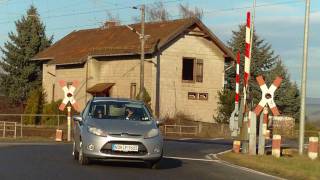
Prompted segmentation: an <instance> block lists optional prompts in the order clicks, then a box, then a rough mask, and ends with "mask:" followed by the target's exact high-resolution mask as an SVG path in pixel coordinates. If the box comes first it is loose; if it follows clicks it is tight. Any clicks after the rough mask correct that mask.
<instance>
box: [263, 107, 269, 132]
mask: <svg viewBox="0 0 320 180" xmlns="http://www.w3.org/2000/svg"><path fill="white" fill-rule="evenodd" d="M267 126H268V108H267V107H264V109H263V124H262V128H263V131H262V132H263V133H262V134H263V135H264V136H265V137H266V135H267ZM269 136H270V135H269Z"/></svg>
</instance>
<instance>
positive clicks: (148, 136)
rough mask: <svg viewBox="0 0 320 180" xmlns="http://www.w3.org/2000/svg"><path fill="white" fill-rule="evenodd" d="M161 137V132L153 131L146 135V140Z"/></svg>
mask: <svg viewBox="0 0 320 180" xmlns="http://www.w3.org/2000/svg"><path fill="white" fill-rule="evenodd" d="M158 135H159V130H158V129H151V130H150V131H149V132H147V133H146V134H145V135H144V138H153V137H156V136H158Z"/></svg>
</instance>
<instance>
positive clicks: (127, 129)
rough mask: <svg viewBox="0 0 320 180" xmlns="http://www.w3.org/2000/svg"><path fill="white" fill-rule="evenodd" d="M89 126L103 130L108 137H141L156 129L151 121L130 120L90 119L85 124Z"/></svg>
mask: <svg viewBox="0 0 320 180" xmlns="http://www.w3.org/2000/svg"><path fill="white" fill-rule="evenodd" d="M87 124H88V125H89V126H94V127H96V128H99V129H102V130H105V131H107V132H108V134H110V135H121V134H128V135H136V136H142V135H144V134H145V133H147V132H149V131H150V130H151V129H153V128H156V126H155V123H154V122H153V121H130V120H119V119H116V120H113V119H94V118H92V119H90V120H89V121H88V123H87Z"/></svg>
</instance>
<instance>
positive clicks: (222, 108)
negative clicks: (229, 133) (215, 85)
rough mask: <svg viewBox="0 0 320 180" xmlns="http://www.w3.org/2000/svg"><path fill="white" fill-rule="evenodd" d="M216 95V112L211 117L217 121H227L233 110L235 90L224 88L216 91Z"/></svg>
mask: <svg viewBox="0 0 320 180" xmlns="http://www.w3.org/2000/svg"><path fill="white" fill-rule="evenodd" d="M218 97H219V102H218V108H217V111H218V112H217V113H218V114H217V116H213V119H214V120H216V121H217V122H218V123H229V118H230V116H231V113H232V112H233V110H234V99H235V92H234V91H231V90H228V89H225V90H222V91H219V92H218Z"/></svg>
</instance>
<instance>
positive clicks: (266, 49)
mask: <svg viewBox="0 0 320 180" xmlns="http://www.w3.org/2000/svg"><path fill="white" fill-rule="evenodd" d="M245 31H246V26H245V25H240V26H239V30H238V31H233V32H232V38H231V39H230V41H229V42H228V45H229V47H230V48H231V49H232V51H233V52H234V54H236V53H237V52H238V51H239V52H240V54H241V58H240V80H241V82H240V89H239V90H240V94H242V93H243V92H242V91H243V75H244V59H245V58H244V54H245V34H246V33H245ZM227 66H232V62H231V63H229V64H227ZM250 72H251V73H250V75H251V76H250V81H249V83H250V84H249V85H250V86H249V87H250V94H251V98H252V100H253V105H254V106H253V107H255V106H256V105H257V104H258V103H259V101H260V100H261V90H260V87H259V85H258V84H257V82H256V77H257V76H259V75H262V76H263V77H264V78H265V81H266V84H267V86H268V87H269V86H270V85H271V84H272V82H273V80H274V79H275V77H276V76H281V77H282V78H283V81H282V84H281V86H280V88H279V89H278V90H277V91H276V92H275V102H276V104H277V105H278V109H279V110H280V113H282V114H283V115H289V116H292V117H295V118H297V117H298V113H297V112H298V111H299V108H300V106H299V103H298V102H299V91H298V88H297V86H296V84H294V83H292V82H291V81H290V77H289V75H288V72H287V70H286V68H285V67H284V65H283V63H282V61H281V60H280V58H279V56H277V55H275V54H274V51H273V50H272V47H271V45H270V44H269V43H267V42H265V40H264V39H261V38H260V37H259V36H257V35H256V33H255V32H254V35H253V43H252V53H251V69H250ZM235 76H236V73H235V66H232V67H231V68H230V69H229V70H227V71H226V74H225V77H226V81H227V85H226V89H229V90H231V91H226V92H225V93H219V94H218V95H219V96H221V94H223V95H224V97H230V96H231V94H230V96H228V95H226V93H229V92H233V91H235V84H236V83H235ZM221 98H223V97H220V104H219V106H226V107H229V108H232V110H233V107H234V100H233V101H231V102H230V101H226V100H223V101H221ZM222 102H223V104H222ZM225 102H229V103H232V105H230V104H226V103H225ZM226 107H218V113H219V114H218V116H217V117H224V118H223V119H222V120H220V121H222V122H226V121H228V120H229V117H230V115H231V114H229V116H228V117H226V116H221V113H223V112H221V111H220V110H221V109H225V108H226ZM217 117H215V118H217Z"/></svg>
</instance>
